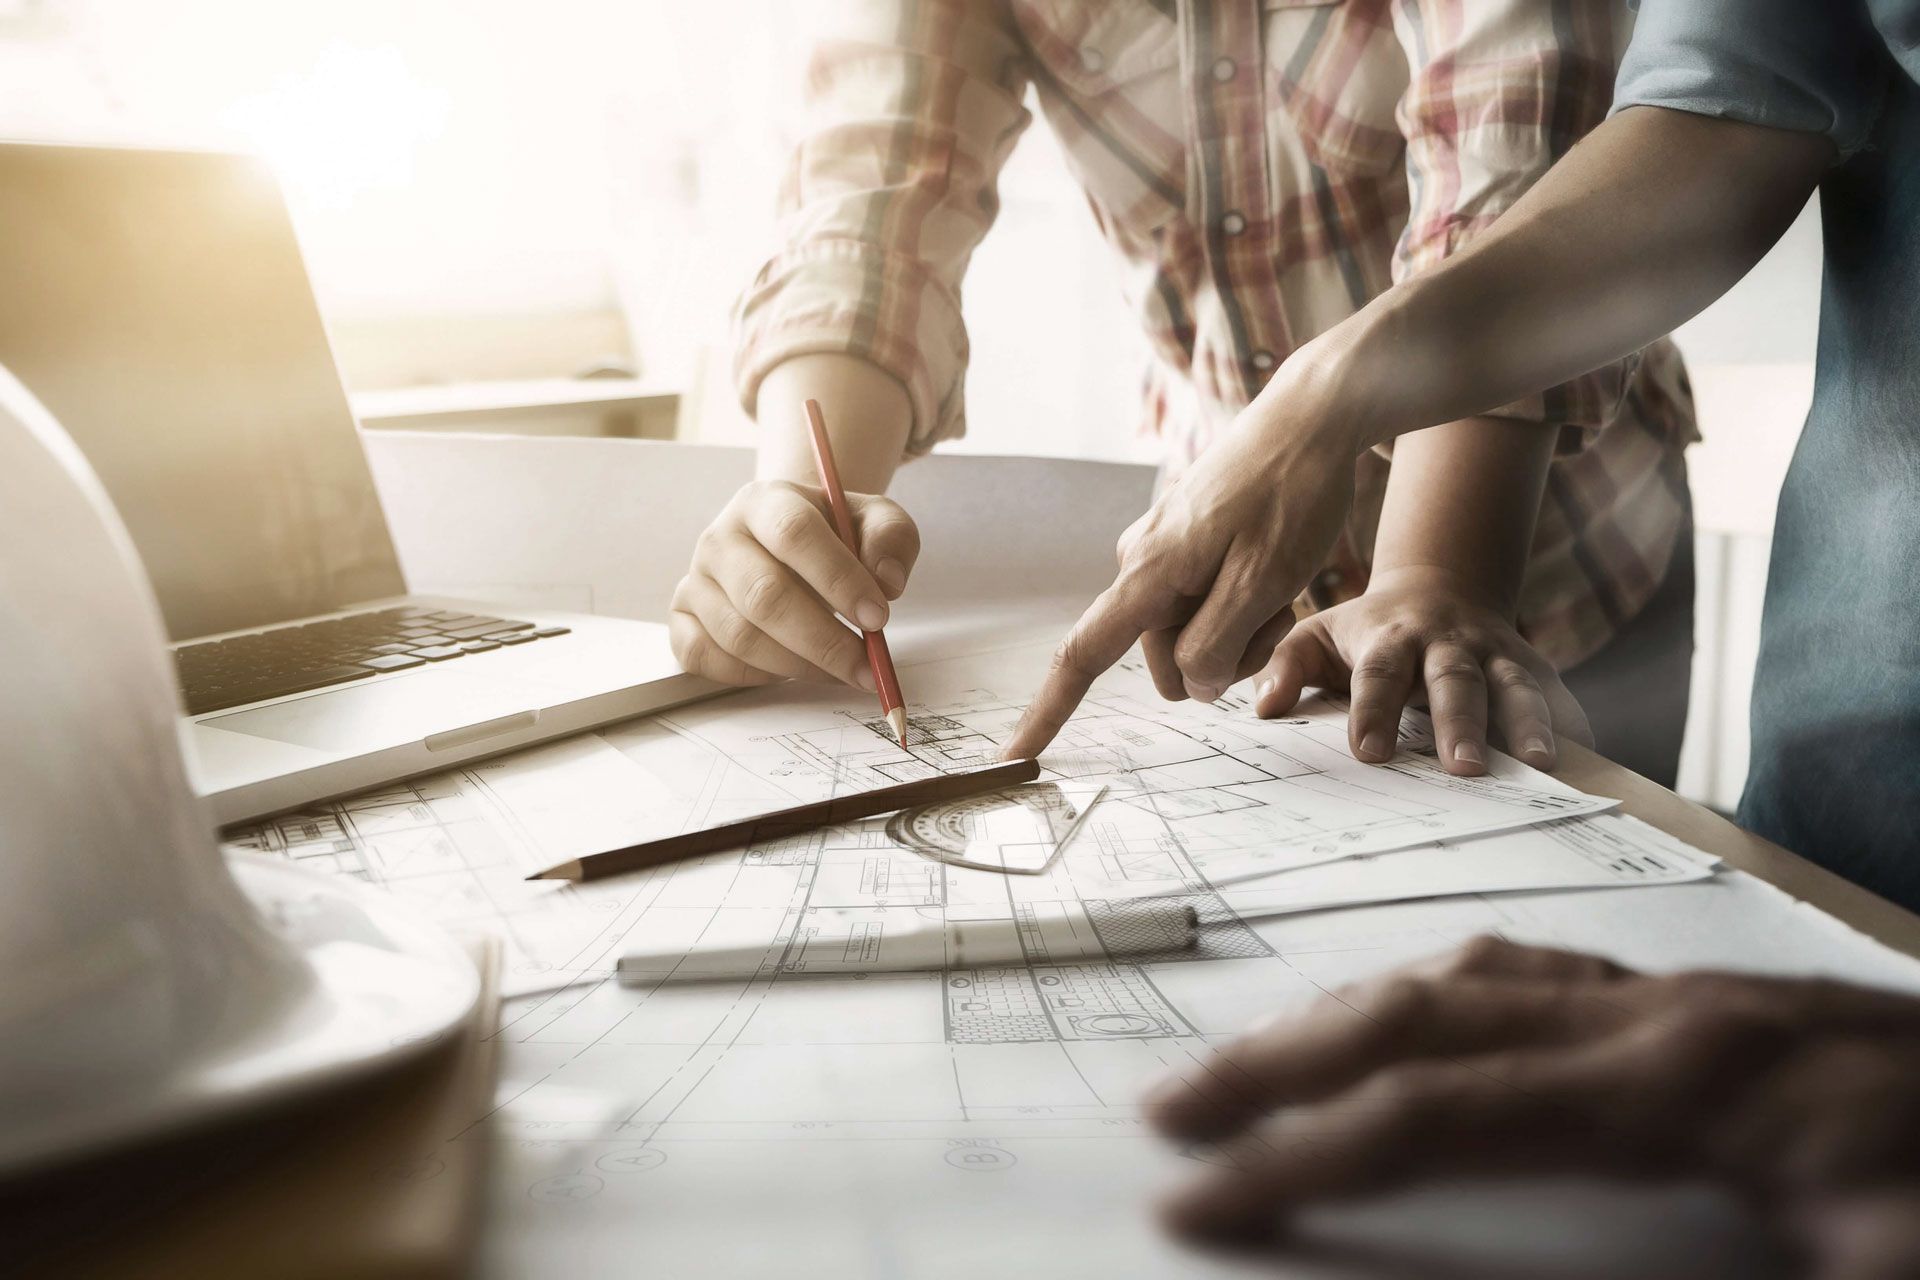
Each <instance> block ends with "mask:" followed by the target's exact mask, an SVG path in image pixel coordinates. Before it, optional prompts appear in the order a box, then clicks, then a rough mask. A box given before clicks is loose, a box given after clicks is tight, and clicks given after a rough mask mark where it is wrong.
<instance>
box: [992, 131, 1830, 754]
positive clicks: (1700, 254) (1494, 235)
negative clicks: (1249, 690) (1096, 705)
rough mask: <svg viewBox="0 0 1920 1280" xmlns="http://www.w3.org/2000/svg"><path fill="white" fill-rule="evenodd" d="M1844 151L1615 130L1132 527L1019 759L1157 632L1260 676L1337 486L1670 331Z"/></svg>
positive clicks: (1243, 429)
mask: <svg viewBox="0 0 1920 1280" xmlns="http://www.w3.org/2000/svg"><path fill="white" fill-rule="evenodd" d="M1833 156H1834V148H1833V144H1832V143H1831V142H1829V141H1828V140H1827V138H1826V137H1825V136H1823V135H1822V134H1820V133H1818V132H1797V131H1793V130H1787V129H1774V128H1766V127H1761V126H1757V125H1749V124H1743V123H1740V122H1737V121H1733V120H1725V119H1715V118H1708V117H1704V116H1696V115H1692V114H1689V113H1685V112H1680V111H1670V110H1665V109H1660V108H1651V107H1636V108H1633V109H1631V110H1628V111H1625V112H1622V113H1621V114H1619V115H1617V116H1614V117H1613V118H1612V119H1610V120H1608V121H1607V122H1606V123H1605V124H1604V125H1602V126H1601V127H1600V128H1598V129H1596V130H1595V131H1594V132H1593V133H1592V134H1590V135H1589V136H1588V137H1587V138H1586V139H1585V140H1583V141H1582V142H1580V143H1579V144H1578V145H1577V146H1575V147H1574V148H1573V150H1572V151H1571V152H1569V153H1568V155H1567V156H1566V158H1565V159H1563V160H1562V161H1561V162H1560V163H1559V164H1558V165H1556V166H1554V168H1553V169H1552V170H1551V171H1550V172H1549V173H1548V174H1547V176H1546V177H1545V178H1543V179H1542V180H1541V181H1540V182H1539V183H1538V184H1536V185H1535V186H1534V188H1533V189H1532V190H1531V191H1529V192H1528V193H1527V195H1525V196H1524V197H1522V198H1521V199H1520V201H1519V202H1518V203H1517V204H1515V206H1514V207H1513V208H1512V209H1511V210H1509V211H1508V212H1507V213H1506V214H1505V215H1504V216H1503V217H1502V218H1501V219H1500V221H1499V222H1498V223H1497V224H1495V225H1494V227H1493V228H1492V229H1491V230H1490V231H1489V232H1488V233H1487V234H1486V235H1485V236H1483V237H1481V238H1480V239H1479V240H1478V241H1477V242H1476V243H1475V244H1474V245H1473V246H1472V247H1471V248H1469V249H1467V250H1465V251H1464V252H1462V253H1460V254H1458V255H1457V256H1455V257H1453V258H1452V259H1450V260H1449V261H1447V262H1446V263H1445V264H1443V265H1442V266H1440V267H1438V268H1436V269H1435V270H1433V271H1432V272H1429V273H1427V274H1425V275H1421V276H1418V277H1415V278H1413V279H1411V280H1408V281H1406V282H1405V283H1403V284H1400V285H1397V286H1395V287H1394V288H1393V289H1391V290H1389V291H1387V292H1386V293H1384V294H1382V295H1381V296H1380V297H1378V298H1376V299H1375V300H1374V301H1373V302H1372V303H1371V304H1369V305H1368V306H1367V307H1366V308H1364V309H1363V310H1362V311H1360V312H1359V313H1358V314H1357V315H1355V316H1354V317H1352V318H1351V319H1350V320H1348V321H1346V322H1345V323H1343V324H1340V325H1338V326H1336V327H1335V328H1333V329H1331V330H1329V331H1328V332H1327V333H1325V334H1322V335H1321V336H1320V337H1318V338H1316V339H1314V340H1313V341H1312V342H1310V343H1308V344H1306V345H1305V346H1303V347H1302V348H1301V349H1300V350H1299V351H1298V352H1296V353H1295V354H1294V356H1293V357H1292V358H1291V359H1289V360H1288V361H1287V362H1286V363H1285V364H1283V365H1282V366H1281V368H1280V370H1279V371H1278V373H1277V374H1276V375H1275V377H1274V379H1273V381H1272V382H1270V383H1269V384H1268V385H1267V387H1266V388H1265V389H1264V390H1263V391H1262V392H1261V394H1260V396H1259V397H1258V398H1257V399H1256V400H1255V401H1254V403H1253V404H1252V405H1251V406H1250V407H1249V408H1248V409H1247V411H1246V412H1245V413H1243V414H1242V415H1241V416H1240V418H1239V419H1238V420H1236V422H1235V424H1234V426H1233V429H1232V431H1231V432H1230V433H1229V435H1228V436H1227V438H1226V439H1224V440H1223V441H1221V442H1220V444H1219V445H1217V446H1216V447H1215V448H1214V449H1213V450H1212V451H1210V452H1209V454H1208V455H1207V456H1206V457H1204V458H1202V460H1201V462H1200V464H1199V465H1198V466H1197V467H1196V468H1195V472H1194V473H1192V474H1190V475H1189V477H1188V479H1187V480H1186V481H1183V482H1182V483H1181V484H1180V485H1179V486H1177V487H1175V488H1174V489H1173V490H1172V491H1171V492H1170V493H1168V494H1167V495H1165V496H1164V497H1163V499H1162V500H1161V501H1160V502H1159V503H1156V504H1155V507H1154V509H1153V510H1152V511H1150V512H1149V513H1148V515H1147V516H1146V517H1145V518H1143V520H1142V521H1141V522H1140V524H1139V525H1137V526H1136V528H1135V529H1134V530H1133V531H1131V533H1130V537H1129V540H1128V541H1127V542H1126V543H1125V544H1124V545H1125V553H1124V555H1123V557H1122V563H1121V569H1120V574H1119V576H1118V578H1116V580H1115V582H1114V584H1113V586H1112V587H1111V588H1109V589H1108V590H1107V591H1106V592H1105V593H1103V594H1102V595H1101V597H1100V598H1099V599H1098V600H1096V601H1095V602H1094V604H1093V607H1092V608H1090V609H1089V610H1088V611H1087V612H1086V614H1085V615H1084V616H1083V617H1082V618H1081V619H1080V621H1079V622H1078V623H1077V624H1076V625H1075V627H1074V628H1073V630H1072V631H1071V632H1070V633H1069V634H1068V636H1067V638H1066V640H1065V641H1064V642H1063V643H1062V644H1061V646H1060V648H1059V650H1058V651H1057V653H1056V654H1055V658H1054V665H1053V669H1052V671H1051V672H1050V673H1049V676H1048V679H1047V681H1046V683H1045V685H1044V686H1043V687H1042V689H1041V691H1040V693H1039V695H1038V696H1037V697H1036V698H1035V699H1034V701H1033V703H1032V705H1031V706H1030V707H1029V708H1028V711H1027V715H1026V717H1025V718H1024V719H1023V720H1022V722H1021V725H1020V728H1019V729H1018V730H1017V731H1016V732H1015V734H1014V737H1013V739H1012V740H1011V742H1010V743H1009V745H1008V754H1010V755H1033V754H1037V753H1038V752H1039V751H1040V750H1041V748H1043V747H1044V746H1045V745H1046V744H1047V743H1048V742H1050V741H1051V740H1052V739H1053V737H1054V735H1055V734H1056V733H1058V732H1059V729H1060V726H1061V725H1063V724H1065V723H1066V720H1067V717H1068V716H1069V715H1071V714H1072V712H1073V709H1074V707H1075V706H1077V705H1078V704H1079V702H1080V699H1081V698H1082V697H1084V696H1085V694H1086V691H1087V689H1088V688H1089V687H1090V686H1091V684H1092V682H1093V680H1094V679H1095V678H1096V677H1097V676H1098V675H1099V674H1100V673H1101V672H1103V671H1105V670H1106V669H1107V668H1108V667H1110V666H1112V665H1113V664H1114V663H1115V662H1117V661H1118V660H1119V659H1120V657H1121V656H1122V655H1124V654H1125V653H1126V651H1127V650H1128V649H1129V648H1130V647H1131V646H1132V645H1133V643H1134V641H1135V640H1136V639H1138V638H1139V637H1140V635H1141V634H1142V633H1143V632H1145V631H1148V630H1154V629H1162V628H1168V627H1178V628H1180V640H1179V643H1178V646H1177V652H1178V658H1179V661H1180V665H1181V670H1182V671H1183V672H1186V673H1188V678H1189V679H1190V680H1194V681H1196V682H1197V683H1200V684H1202V685H1206V686H1209V687H1224V686H1225V685H1226V684H1227V683H1230V682H1231V681H1232V680H1233V679H1235V678H1238V677H1240V676H1244V675H1246V674H1249V673H1250V672H1249V670H1248V645H1249V641H1250V640H1255V639H1257V638H1259V636H1260V633H1261V629H1262V627H1263V624H1264V619H1265V618H1266V617H1267V616H1268V615H1269V614H1271V613H1272V611H1273V606H1274V605H1275V604H1276V602H1279V601H1285V600H1290V599H1292V598H1293V597H1294V596H1295V595H1296V594H1298V592H1299V591H1300V589H1301V588H1302V587H1303V586H1304V585H1305V584H1306V582H1307V581H1308V580H1309V579H1310V578H1311V577H1312V575H1313V574H1314V573H1315V572H1317V571H1318V569H1319V566H1320V564H1321V563H1322V562H1323V561H1324V559H1325V557H1326V554H1327V551H1328V549H1329V548H1330V547H1331V546H1332V545H1333V540H1334V538H1335V536H1336V535H1337V534H1338V532H1339V530H1340V527H1341V522H1342V521H1343V520H1344V519H1345V516H1346V512H1347V508H1348V507H1349V506H1350V504H1351V502H1352V496H1353V495H1352V487H1351V484H1350V483H1349V482H1347V481H1346V480H1345V479H1344V478H1343V473H1344V472H1346V471H1347V470H1348V467H1349V464H1350V461H1351V459H1352V458H1354V457H1355V456H1356V455H1357V454H1358V453H1359V452H1360V451H1361V450H1362V449H1366V448H1369V447H1371V446H1372V445H1374V444H1377V443H1380V442H1382V441H1385V440H1389V439H1392V438H1394V437H1396V436H1399V435H1403V434H1405V433H1407V432H1410V431H1418V430H1421V429H1422V428H1425V427H1429V426H1434V425H1436V424H1439V423H1444V422H1451V421H1454V420H1456V419H1460V418H1466V417H1470V416H1473V415H1475V414H1479V413H1484V412H1486V411H1487V410H1489V409H1492V408H1494V407H1496V406H1499V405H1502V404H1505V403H1508V402H1510V401H1512V400H1515V399H1517V398H1519V397H1522V396H1525V395H1528V394H1530V393H1531V392H1533V391H1536V390H1538V389H1539V388H1541V387H1544V386H1550V385H1552V384H1554V383H1557V382H1563V381H1565V380H1567V379H1568V378H1571V377H1575V376H1577V375H1579V374H1580V373H1582V372H1584V371H1585V370H1588V369H1591V368H1594V367H1595V366H1597V365H1601V364H1605V363H1607V362H1608V361H1611V360H1615V359H1618V358H1620V357H1621V356H1623V355H1625V354H1627V353H1629V352H1632V351H1634V350H1637V349H1638V348H1640V347H1642V346H1644V345H1646V344H1647V343H1648V342H1651V341H1652V340H1653V339H1655V338H1657V337H1659V336H1660V335H1661V334H1664V333H1666V332H1667V331H1669V330H1670V329H1672V328H1673V327H1674V326H1676V325H1678V324H1679V323H1680V322H1681V321H1683V320H1686V319H1687V318H1689V317H1690V316H1692V315H1693V314H1694V313H1695V312H1697V311H1699V310H1700V309H1701V308H1702V307H1704V306H1706V305H1707V303H1709V302H1711V301H1713V299H1714V298H1715V297H1717V296H1718V295H1719V294H1720V293H1721V292H1722V291H1724V290H1725V289H1726V288H1728V287H1729V286H1731V285H1732V284H1733V283H1734V282H1735V281H1736V280H1738V279H1739V278H1740V277H1741V276H1742V275H1743V274H1745V273H1746V271H1747V270H1748V269H1750V268H1751V267H1752V266H1753V264H1754V263H1755V262H1757V261H1758V260H1759V259H1760V257H1761V256H1762V255H1763V254H1765V252H1766V251H1767V249H1768V248H1769V247H1771V246H1772V244H1773V243H1774V241H1775V240H1777V239H1778V238H1779V236H1780V235H1781V233H1782V232H1784V231H1785V230H1786V228H1787V226H1788V225H1789V224H1790V223H1791V222H1792V221H1793V219H1794V217H1795V216H1796V215H1797V214H1798V213H1799V211H1800V208H1801V207H1802V206H1803V205H1804V204H1805V203H1806V201H1807V197H1808V196H1809V195H1810V194H1811V193H1812V191H1813V188H1814V186H1815V185H1816V184H1817V183H1818V181H1819V179H1820V177H1821V175H1822V173H1823V172H1824V171H1825V170H1826V168H1827V166H1828V165H1829V164H1830V163H1831V162H1832V160H1833ZM1196 482H1197V484H1198V486H1201V487H1203V491H1204V492H1205V495H1206V496H1205V498H1204V500H1201V499H1197V498H1196V497H1195V496H1194V494H1195V489H1196ZM1196 599H1197V600H1199V602H1200V603H1199V604H1198V606H1197V607H1196V606H1195V605H1194V604H1193V603H1192V602H1193V601H1194V600H1196ZM1252 669H1255V670H1257V669H1258V663H1254V664H1252Z"/></svg>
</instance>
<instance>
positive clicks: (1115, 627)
mask: <svg viewBox="0 0 1920 1280" xmlns="http://www.w3.org/2000/svg"><path fill="white" fill-rule="evenodd" d="M1133 594H1134V593H1133V592H1132V591H1131V590H1130V589H1129V587H1128V585H1127V584H1126V582H1125V580H1124V579H1122V581H1120V582H1116V583H1114V584H1113V585H1112V586H1111V587H1108V588H1107V589H1106V590H1105V591H1103V592H1101V593H1100V597H1099V598H1098V599H1097V600H1095V601H1094V602H1093V604H1092V605H1090V606H1089V607H1088V609H1087V611H1086V612H1085V613H1083V614H1081V615H1080V621H1078V622H1076V623H1075V624H1074V626H1073V630H1072V631H1070V632H1068V633H1067V638H1066V639H1065V640H1062V641H1061V642H1060V647H1059V648H1058V649H1055V650H1054V651H1053V665H1052V666H1051V667H1050V668H1049V669H1048V671H1047V678H1046V681H1045V682H1044V683H1042V684H1041V686H1040V692H1039V693H1037V694H1035V695H1034V699H1033V701H1032V702H1031V703H1030V704H1028V706H1027V712H1026V714H1025V715H1023V716H1021V717H1020V723H1019V724H1018V725H1017V726H1016V727H1015V728H1014V731H1013V739H1012V740H1011V741H1010V742H1008V743H1007V748H1006V751H1005V752H1003V753H1002V754H1003V755H1004V756H1005V757H1006V758H1007V759H1009V760H1028V759H1032V758H1033V757H1035V756H1037V755H1039V754H1040V752H1041V751H1043V750H1045V749H1046V746H1047V744H1048V743H1050V742H1052V741H1053V739H1054V737H1055V736H1056V735H1057V734H1058V733H1059V732H1060V730H1061V728H1062V726H1064V725H1065V724H1066V723H1067V720H1068V718H1069V717H1071V716H1072V715H1073V712H1074V709H1075V708H1076V707H1078V706H1079V705H1080V700H1081V699H1082V698H1084V697H1086V696H1087V690H1088V689H1090V688H1092V687H1093V682H1094V681H1095V680H1097V679H1099V677H1100V676H1101V674H1102V673H1103V672H1105V671H1106V670H1107V668H1109V667H1111V666H1112V665H1113V664H1114V663H1116V662H1118V661H1120V659H1122V658H1124V657H1125V656H1126V654H1127V650H1128V649H1131V648H1132V647H1133V642H1134V641H1136V640H1138V639H1139V638H1140V636H1141V635H1142V634H1143V633H1144V632H1146V631H1149V630H1151V629H1152V628H1153V627H1154V626H1156V625H1160V624H1159V623H1158V621H1157V620H1156V619H1155V618H1152V617H1150V616H1147V612H1148V611H1147V610H1145V609H1143V608H1142V607H1141V606H1140V605H1139V604H1138V603H1136V602H1135V601H1134V600H1133V599H1132V598H1131V597H1132V596H1133Z"/></svg>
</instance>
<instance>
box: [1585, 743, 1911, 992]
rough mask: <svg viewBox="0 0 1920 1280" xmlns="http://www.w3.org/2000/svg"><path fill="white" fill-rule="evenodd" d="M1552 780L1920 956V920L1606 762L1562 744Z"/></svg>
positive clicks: (1844, 921)
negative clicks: (1611, 802) (1606, 800)
mask: <svg viewBox="0 0 1920 1280" xmlns="http://www.w3.org/2000/svg"><path fill="white" fill-rule="evenodd" d="M1553 776H1554V777H1556V778H1558V779H1560V781H1562V782H1564V783H1566V784H1567V785H1568V786H1571V787H1577V788H1579V789H1580V790H1582V791H1586V792H1591V793H1592V794H1594V795H1601V796H1612V797H1613V798H1614V799H1616V800H1618V801H1620V804H1621V807H1622V808H1623V809H1624V810H1625V811H1626V812H1627V813H1630V814H1632V815H1633V816H1634V817H1636V818H1639V819H1640V820H1641V821H1643V822H1648V823H1651V824H1652V825H1654V826H1656V827H1659V828H1660V829H1661V830H1663V831H1666V832H1668V833H1670V834H1672V835H1676V836H1678V837H1680V839H1682V840H1685V841H1686V842H1687V843H1688V844H1691V845H1693V846H1695V847H1696V848H1699V849H1703V850H1705V851H1706V852H1708V853H1711V854H1714V855H1715V856H1717V857H1719V858H1721V859H1722V860H1723V861H1725V862H1726V864H1727V865H1728V866H1730V867H1733V868H1736V869H1737V870H1740V871H1744V872H1746V873H1747V874H1748V875H1751V876H1756V877H1758V878H1759V879H1762V880H1765V881H1767V882H1768V883H1769V884H1772V885H1774V886H1775V887H1776V888H1779V889H1782V890H1784V891H1785V892H1787V893H1789V894H1791V895H1792V896H1794V897H1796V898H1798V899H1800V900H1801V901H1802V902H1807V903H1810V904H1812V905H1813V906H1816V907H1818V908H1819V909H1820V910H1822V911H1824V912H1826V913H1827V914H1828V915H1830V916H1832V917H1834V918H1835V919H1836V920H1840V921H1842V922H1843V923H1846V924H1849V925H1852V926H1853V927H1854V928H1855V929H1858V930H1859V931H1860V932H1862V933H1864V934H1866V935H1867V936H1868V937H1870V938H1873V939H1874V940H1876V941H1878V942H1882V943H1884V944H1886V945H1887V946H1889V947H1892V948H1893V949H1894V950H1896V951H1901V952H1904V953H1906V954H1907V955H1910V956H1920V916H1916V915H1914V914H1913V913H1912V912H1911V911H1908V910H1906V909H1905V908H1904V907H1899V906H1895V905H1894V904H1893V903H1891V902H1888V901H1887V900H1886V899H1885V898H1882V897H1881V896H1880V895H1878V894H1876V893H1872V892H1870V891H1868V890H1866V889H1862V888H1861V887H1860V886H1859V885H1857V884H1854V883H1853V882H1852V881H1850V880H1843V879H1842V878H1840V877H1839V876H1837V875H1835V874H1833V872H1831V871H1828V870H1827V869H1826V868H1824V867H1819V866H1815V865H1814V864H1813V863H1811V862H1808V861H1807V860H1806V859H1805V858H1802V857H1801V856H1800V855H1798V854H1796V853H1792V852H1789V851H1788V850H1786V849H1783V848H1781V847H1780V846H1779V845H1777V844H1775V843H1773V842H1772V841H1771V840H1766V839H1763V838H1761V837H1760V836H1757V835H1754V834H1753V833H1752V832H1751V831H1745V830H1742V829H1741V828H1740V827H1737V826H1735V825H1734V824H1733V823H1731V822H1728V821H1727V820H1726V819H1725V818H1722V817H1721V816H1719V815H1718V814H1716V813H1714V812H1712V811H1711V810H1708V809H1703V808H1701V807H1700V806H1699V805H1697V804H1694V803H1693V802H1692V801H1689V800H1683V799H1681V798H1680V797H1679V796H1677V795H1675V794H1674V793H1673V792H1671V791H1669V790H1667V789H1666V788H1665V787H1663V786H1660V785H1659V784H1658V783H1654V782H1649V781H1647V779H1645V778H1643V777H1641V776H1640V775H1639V774H1637V773H1634V772H1633V771H1631V770H1629V769H1624V768H1622V767H1621V766H1619V765H1617V764H1614V763H1613V762H1612V761H1611V760H1608V759H1606V758H1605V757H1603V756H1599V755H1596V754H1595V753H1593V752H1591V751H1588V750H1586V749H1585V748H1583V747H1578V746H1574V745H1573V744H1571V743H1562V744H1561V747H1560V767H1559V768H1557V769H1555V770H1554V771H1553Z"/></svg>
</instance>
